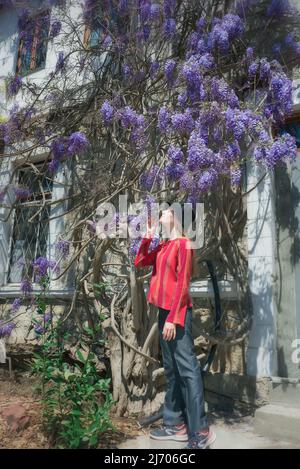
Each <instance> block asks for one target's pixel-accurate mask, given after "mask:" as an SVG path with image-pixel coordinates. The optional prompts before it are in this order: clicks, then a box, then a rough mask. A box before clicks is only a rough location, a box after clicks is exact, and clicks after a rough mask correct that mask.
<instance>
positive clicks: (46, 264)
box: [32, 257, 59, 282]
mask: <svg viewBox="0 0 300 469" xmlns="http://www.w3.org/2000/svg"><path fill="white" fill-rule="evenodd" d="M32 266H33V270H34V274H35V280H36V281H37V282H40V281H41V280H42V279H43V278H44V277H45V276H46V275H47V274H48V271H49V270H53V271H55V272H57V271H58V270H59V267H58V265H57V263H56V261H51V260H49V259H47V258H46V257H38V258H37V259H36V260H35V261H33V262H32Z"/></svg>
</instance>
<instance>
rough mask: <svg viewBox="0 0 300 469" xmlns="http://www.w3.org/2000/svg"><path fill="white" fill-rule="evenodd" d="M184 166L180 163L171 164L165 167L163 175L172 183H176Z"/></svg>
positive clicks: (183, 170) (182, 172) (181, 174)
mask: <svg viewBox="0 0 300 469" xmlns="http://www.w3.org/2000/svg"><path fill="white" fill-rule="evenodd" d="M185 169H186V168H185V165H183V164H181V163H175V162H171V163H169V164H168V165H167V166H166V169H165V174H166V176H167V177H168V178H169V179H170V180H173V181H177V180H178V179H179V178H180V177H181V176H183V174H184V172H185Z"/></svg>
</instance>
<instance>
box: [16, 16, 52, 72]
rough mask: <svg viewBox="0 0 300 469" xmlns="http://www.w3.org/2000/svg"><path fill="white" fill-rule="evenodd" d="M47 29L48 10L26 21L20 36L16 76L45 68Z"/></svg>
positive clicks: (48, 21) (48, 23) (48, 25)
mask: <svg viewBox="0 0 300 469" xmlns="http://www.w3.org/2000/svg"><path fill="white" fill-rule="evenodd" d="M49 27H50V11H48V10H47V11H44V12H43V13H39V14H38V15H36V16H33V17H31V18H29V19H28V21H27V24H26V31H22V34H21V35H20V42H19V50H18V59H17V67H16V72H17V73H18V74H20V75H26V74H28V73H31V72H34V71H37V70H40V69H42V68H44V67H45V64H46V55H47V40H48V34H49Z"/></svg>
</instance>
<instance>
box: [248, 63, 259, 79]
mask: <svg viewBox="0 0 300 469" xmlns="http://www.w3.org/2000/svg"><path fill="white" fill-rule="evenodd" d="M257 72H258V63H257V62H252V64H250V65H249V68H248V75H249V77H250V78H253V77H255V75H256V74H257Z"/></svg>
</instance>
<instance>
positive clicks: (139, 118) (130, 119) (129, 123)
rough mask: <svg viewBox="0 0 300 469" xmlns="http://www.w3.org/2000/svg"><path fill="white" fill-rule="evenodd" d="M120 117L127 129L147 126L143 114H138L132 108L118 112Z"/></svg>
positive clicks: (128, 107)
mask: <svg viewBox="0 0 300 469" xmlns="http://www.w3.org/2000/svg"><path fill="white" fill-rule="evenodd" d="M117 115H118V117H119V118H120V121H121V125H122V127H124V128H125V129H129V128H131V127H143V126H144V124H145V118H144V116H143V115H142V114H138V113H137V112H136V111H135V110H134V109H132V108H131V107H130V106H126V107H125V108H123V109H121V110H120V111H118V112H117Z"/></svg>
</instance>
